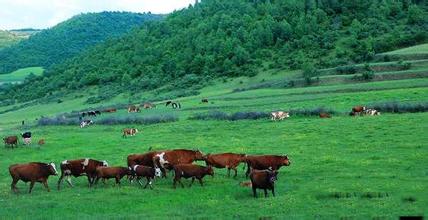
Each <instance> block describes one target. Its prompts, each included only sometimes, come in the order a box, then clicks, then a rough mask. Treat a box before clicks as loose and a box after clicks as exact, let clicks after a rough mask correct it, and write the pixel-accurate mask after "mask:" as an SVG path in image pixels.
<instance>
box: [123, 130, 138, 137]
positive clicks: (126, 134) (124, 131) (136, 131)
mask: <svg viewBox="0 0 428 220" xmlns="http://www.w3.org/2000/svg"><path fill="white" fill-rule="evenodd" d="M137 133H138V129H136V128H125V129H123V136H122V137H124V138H125V137H127V136H128V135H131V136H134V135H135V134H137Z"/></svg>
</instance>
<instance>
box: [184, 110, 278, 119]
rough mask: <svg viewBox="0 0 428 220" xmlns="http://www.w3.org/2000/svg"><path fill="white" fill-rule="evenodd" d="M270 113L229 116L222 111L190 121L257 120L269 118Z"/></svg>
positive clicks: (196, 117)
mask: <svg viewBox="0 0 428 220" xmlns="http://www.w3.org/2000/svg"><path fill="white" fill-rule="evenodd" d="M269 115H270V113H267V112H235V113H233V114H227V113H225V112H220V111H211V112H208V113H200V114H196V115H194V116H191V117H189V119H190V120H228V121H238V120H245V119H248V120H257V119H260V118H268V117H269Z"/></svg>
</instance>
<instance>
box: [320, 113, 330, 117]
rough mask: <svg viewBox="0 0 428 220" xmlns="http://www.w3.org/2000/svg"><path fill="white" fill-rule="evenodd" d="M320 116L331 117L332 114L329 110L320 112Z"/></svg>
mask: <svg viewBox="0 0 428 220" xmlns="http://www.w3.org/2000/svg"><path fill="white" fill-rule="evenodd" d="M320 118H331V115H330V114H329V113H327V112H321V113H320Z"/></svg>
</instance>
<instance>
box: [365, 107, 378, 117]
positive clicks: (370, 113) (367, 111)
mask: <svg viewBox="0 0 428 220" xmlns="http://www.w3.org/2000/svg"><path fill="white" fill-rule="evenodd" d="M363 113H364V115H370V116H374V115H380V112H378V111H377V110H376V109H370V108H369V109H366V110H364V112H363Z"/></svg>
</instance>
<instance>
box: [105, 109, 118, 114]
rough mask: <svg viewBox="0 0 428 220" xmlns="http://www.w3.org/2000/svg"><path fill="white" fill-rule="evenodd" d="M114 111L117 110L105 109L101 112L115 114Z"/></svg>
mask: <svg viewBox="0 0 428 220" xmlns="http://www.w3.org/2000/svg"><path fill="white" fill-rule="evenodd" d="M116 111H117V110H116V109H115V108H108V109H105V110H104V111H103V112H108V113H113V112H116Z"/></svg>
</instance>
